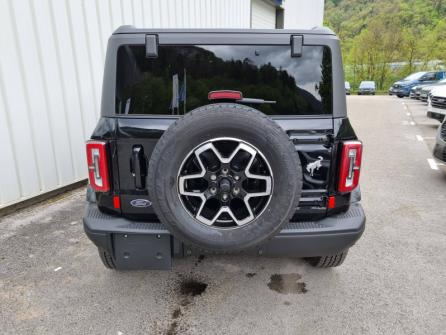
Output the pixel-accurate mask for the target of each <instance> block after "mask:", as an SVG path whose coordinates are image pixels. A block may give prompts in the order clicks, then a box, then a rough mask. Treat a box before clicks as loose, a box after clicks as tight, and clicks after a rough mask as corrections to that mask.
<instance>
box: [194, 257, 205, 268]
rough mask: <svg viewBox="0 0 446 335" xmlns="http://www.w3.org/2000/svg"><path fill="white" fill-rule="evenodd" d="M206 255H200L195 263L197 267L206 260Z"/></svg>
mask: <svg viewBox="0 0 446 335" xmlns="http://www.w3.org/2000/svg"><path fill="white" fill-rule="evenodd" d="M204 257H205V256H204V255H199V256H198V258H197V261H196V262H195V266H197V265H198V264H199V263H201V262H202V261H203V259H204Z"/></svg>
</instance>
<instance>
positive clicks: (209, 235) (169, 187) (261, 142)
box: [148, 103, 302, 253]
mask: <svg viewBox="0 0 446 335" xmlns="http://www.w3.org/2000/svg"><path fill="white" fill-rule="evenodd" d="M148 186H149V194H150V199H151V201H152V203H153V207H154V210H155V212H156V214H157V216H158V218H159V220H160V221H161V222H162V223H163V224H165V225H166V226H167V228H168V229H169V231H170V232H171V233H172V234H173V235H174V236H175V237H177V238H178V239H179V240H181V241H183V242H185V243H186V244H189V245H193V246H196V247H198V248H200V249H204V250H208V251H214V252H224V253H227V252H236V251H240V250H243V249H247V248H250V247H252V246H255V245H256V244H259V243H261V242H263V241H265V240H267V239H269V238H271V237H273V236H274V235H275V234H276V233H277V232H278V230H279V229H280V228H281V227H282V225H283V224H285V223H286V222H288V221H289V220H290V218H291V216H292V215H293V213H294V212H295V210H296V207H297V205H298V203H299V199H300V195H301V190H302V168H301V164H300V160H299V157H298V154H297V152H296V150H295V147H294V145H293V144H292V142H291V141H290V139H289V137H288V135H287V134H286V133H285V132H284V131H283V130H282V129H281V128H280V127H279V126H278V125H277V124H276V123H275V122H274V121H273V120H271V119H270V118H268V117H267V116H266V115H264V114H263V113H261V112H259V111H257V110H255V109H253V108H250V107H247V106H243V105H238V104H228V103H221V104H212V105H206V106H203V107H200V108H197V109H195V110H193V111H191V112H189V113H188V114H186V115H185V116H183V117H182V118H180V119H178V120H177V121H176V122H175V123H174V124H172V125H171V126H170V127H169V128H168V129H167V130H166V131H165V132H164V134H163V135H162V136H161V138H160V139H159V141H158V143H157V145H156V146H155V148H154V151H153V153H152V155H151V158H150V162H149V171H148Z"/></svg>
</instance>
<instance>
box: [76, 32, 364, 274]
mask: <svg viewBox="0 0 446 335" xmlns="http://www.w3.org/2000/svg"><path fill="white" fill-rule="evenodd" d="M86 146H87V162H88V169H89V178H90V185H89V187H88V192H87V200H88V204H87V207H86V211H85V216H84V229H85V232H86V233H87V235H88V237H89V238H90V239H91V240H92V241H93V242H94V244H95V245H96V246H97V247H98V249H99V255H100V257H101V259H102V261H103V263H104V265H105V266H106V267H108V268H113V269H118V270H121V269H170V267H171V262H172V257H184V256H189V255H197V256H199V255H202V254H204V253H207V252H211V253H239V252H244V253H248V254H254V255H262V256H279V257H302V258H305V259H307V260H308V261H309V262H310V263H311V264H312V265H314V266H318V267H331V266H337V265H340V264H341V263H342V262H343V260H344V258H345V256H346V254H347V251H348V249H349V248H350V247H351V246H352V245H353V244H354V243H355V242H356V241H357V240H358V239H359V237H360V236H361V234H362V233H363V231H364V227H365V215H364V212H363V209H362V207H361V205H360V202H359V201H360V191H359V187H358V182H359V172H360V165H361V154H362V144H361V142H360V141H358V139H357V137H356V135H355V132H354V131H353V128H352V126H351V124H350V122H349V120H348V118H347V113H346V99H345V90H344V74H343V70H342V60H341V52H340V47H339V40H338V38H337V37H336V36H335V35H334V34H333V33H332V32H331V31H330V30H328V29H323V28H322V29H313V30H148V29H137V28H134V27H130V26H124V27H121V28H119V29H118V30H117V31H115V33H114V34H113V35H112V36H111V38H110V40H109V42H108V49H107V57H106V64H105V73H104V84H103V93H102V106H101V118H100V120H99V122H98V125H97V127H96V129H95V130H94V132H93V134H92V136H91V140H90V141H88V142H87V144H86Z"/></svg>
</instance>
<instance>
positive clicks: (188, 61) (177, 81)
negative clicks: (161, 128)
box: [116, 45, 332, 115]
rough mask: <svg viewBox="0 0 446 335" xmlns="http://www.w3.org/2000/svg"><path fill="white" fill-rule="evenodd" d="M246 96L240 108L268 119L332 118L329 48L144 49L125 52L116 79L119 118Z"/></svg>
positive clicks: (121, 52)
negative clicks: (227, 93)
mask: <svg viewBox="0 0 446 335" xmlns="http://www.w3.org/2000/svg"><path fill="white" fill-rule="evenodd" d="M219 90H234V91H240V92H241V93H242V96H243V99H245V100H242V101H241V103H244V104H249V105H251V106H253V107H254V108H256V109H259V110H260V111H262V112H264V113H265V114H268V115H315V114H331V113H332V68H331V54H330V49H329V48H328V47H323V46H304V47H303V52H302V57H291V50H290V46H289V45H288V46H277V45H276V46H265V45H262V46H255V45H249V46H247V45H244V46H240V45H231V46H229V45H190V46H159V49H158V57H157V58H146V57H145V46H133V45H128V46H121V47H120V48H119V50H118V60H117V78H116V113H117V114H155V115H166V114H169V115H179V114H184V113H187V112H188V111H191V110H193V109H194V108H197V107H199V106H203V105H206V104H209V103H212V102H214V101H209V99H208V94H209V92H211V91H219Z"/></svg>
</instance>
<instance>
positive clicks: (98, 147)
mask: <svg viewBox="0 0 446 335" xmlns="http://www.w3.org/2000/svg"><path fill="white" fill-rule="evenodd" d="M86 146H87V164H88V176H89V178H90V185H91V187H92V188H93V190H95V191H96V192H108V191H109V190H110V183H109V177H108V162H107V151H106V149H105V146H106V143H105V142H102V141H87V144H86Z"/></svg>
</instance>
